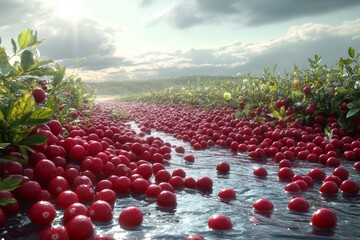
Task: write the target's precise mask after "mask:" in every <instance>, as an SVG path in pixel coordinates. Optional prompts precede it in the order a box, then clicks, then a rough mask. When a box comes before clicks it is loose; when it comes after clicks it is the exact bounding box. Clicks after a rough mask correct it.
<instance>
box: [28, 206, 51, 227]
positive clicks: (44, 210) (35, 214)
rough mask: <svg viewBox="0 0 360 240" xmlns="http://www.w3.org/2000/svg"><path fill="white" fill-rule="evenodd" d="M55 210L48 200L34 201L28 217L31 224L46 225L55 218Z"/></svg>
mask: <svg viewBox="0 0 360 240" xmlns="http://www.w3.org/2000/svg"><path fill="white" fill-rule="evenodd" d="M55 216H56V210H55V207H54V205H52V204H51V203H50V202H48V201H39V202H36V203H35V204H34V205H32V207H31V208H30V210H29V218H30V220H31V222H32V223H33V224H36V225H40V226H47V225H50V224H51V223H52V221H53V220H54V219H55Z"/></svg>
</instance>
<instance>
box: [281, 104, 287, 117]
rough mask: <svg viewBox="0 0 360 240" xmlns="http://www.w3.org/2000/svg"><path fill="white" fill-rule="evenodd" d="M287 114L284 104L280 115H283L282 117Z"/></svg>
mask: <svg viewBox="0 0 360 240" xmlns="http://www.w3.org/2000/svg"><path fill="white" fill-rule="evenodd" d="M285 115H286V111H285V106H282V107H281V108H280V116H281V117H285Z"/></svg>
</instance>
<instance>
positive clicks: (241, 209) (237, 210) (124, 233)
mask: <svg viewBox="0 0 360 240" xmlns="http://www.w3.org/2000/svg"><path fill="white" fill-rule="evenodd" d="M132 126H133V127H134V129H137V128H136V125H135V124H132ZM153 135H154V136H159V137H161V138H162V139H163V140H164V141H166V142H170V143H171V144H173V145H177V146H179V145H182V146H184V147H185V149H186V153H187V154H188V153H192V154H193V155H194V156H195V158H196V159H195V162H194V163H193V164H187V163H185V162H184V160H183V154H178V153H176V152H175V151H173V152H172V159H171V160H170V162H171V164H170V166H167V167H166V169H167V170H169V171H170V172H172V170H173V169H176V168H183V169H184V170H185V171H186V173H187V176H190V177H193V178H195V179H197V178H199V177H201V176H209V177H211V178H212V179H213V183H214V185H213V191H212V192H211V193H206V194H204V193H201V192H199V191H197V190H189V189H183V190H180V191H176V196H177V202H178V205H177V207H176V208H175V209H174V210H171V211H169V210H163V209H160V208H159V207H157V205H156V202H155V200H154V199H149V198H146V197H145V196H144V195H137V196H128V197H126V198H119V199H118V201H117V202H116V206H115V210H114V219H113V221H112V222H110V223H108V224H105V225H104V224H102V225H101V224H96V232H97V234H100V233H105V234H110V235H113V236H114V237H115V238H116V239H184V238H185V237H186V236H188V235H190V234H198V235H201V236H203V237H204V238H205V239H360V230H359V224H360V195H359V194H358V195H357V196H355V197H351V198H350V197H346V196H343V195H342V193H340V192H339V193H338V194H337V196H332V197H324V196H322V195H321V194H320V193H319V191H318V189H319V187H320V185H321V183H315V185H314V187H313V188H311V189H309V190H308V191H306V192H302V193H300V195H301V196H302V197H303V198H305V199H306V200H307V201H308V202H309V203H310V205H311V208H310V211H309V212H306V213H295V212H292V211H290V210H288V209H287V204H288V202H289V201H290V200H291V198H292V195H291V194H288V193H286V192H285V191H284V186H285V185H286V184H287V183H286V182H279V181H278V178H277V171H278V169H279V168H278V166H277V164H276V163H274V161H272V160H260V161H259V160H256V161H254V160H250V159H248V157H247V155H246V154H240V153H234V152H231V151H230V150H229V149H221V148H219V147H213V148H210V149H207V150H202V151H194V150H192V149H191V147H190V146H189V145H188V143H184V142H183V141H182V140H178V139H174V138H173V137H172V136H169V135H166V134H164V133H153ZM220 161H227V162H228V163H230V165H231V170H230V172H229V174H227V175H219V174H218V173H217V172H216V170H215V167H216V165H217V164H218V163H219V162H220ZM353 163H354V162H349V161H345V162H343V163H342V165H343V166H344V167H346V169H347V170H348V171H349V173H350V177H349V178H350V179H353V180H357V181H358V182H360V172H359V171H356V170H354V169H353V168H352V165H353ZM292 164H293V170H294V173H295V174H307V173H308V172H309V171H310V170H311V169H312V168H313V167H322V166H321V165H319V164H312V163H307V162H304V161H297V160H296V161H294V162H292ZM260 165H265V166H266V168H267V170H268V177H267V178H265V179H259V178H256V177H255V176H254V175H253V170H254V169H255V168H256V167H258V166H260ZM325 171H326V173H327V175H328V174H331V173H332V171H333V169H332V168H325ZM225 187H232V188H234V189H235V191H236V194H237V198H236V199H235V200H232V201H230V202H223V201H220V200H219V199H218V198H217V194H218V192H219V191H220V190H221V189H223V188H225ZM298 195H299V194H298ZM259 198H268V199H269V200H271V201H272V202H273V204H274V206H275V210H274V211H273V212H272V213H271V214H267V215H262V214H258V213H254V211H253V209H252V204H253V203H254V202H255V201H256V200H258V199H259ZM131 205H134V206H138V207H140V208H141V209H142V211H143V213H144V221H143V223H142V225H141V227H139V228H137V229H134V230H124V229H122V228H120V226H119V224H118V217H119V215H120V212H121V211H122V209H124V208H126V207H128V206H131ZM321 207H329V208H332V209H333V210H334V211H335V212H336V214H337V218H338V226H337V228H336V229H335V230H334V232H332V233H324V232H322V233H316V232H314V231H313V230H312V227H311V226H310V224H309V222H310V219H311V215H312V213H313V212H314V211H316V210H317V209H318V208H321ZM216 213H224V214H227V215H228V216H229V217H230V219H231V221H232V223H233V229H232V230H229V231H212V230H210V229H209V228H208V226H207V221H208V219H209V218H210V217H211V216H212V215H213V214H216ZM61 215H62V214H61V213H60V212H59V213H58V216H59V217H58V218H57V219H56V220H55V223H59V224H61V217H60V216H61ZM9 223H10V224H8V225H12V227H8V228H6V229H2V230H1V231H2V233H1V234H0V239H1V238H4V239H37V238H38V232H39V231H40V230H42V228H38V227H34V226H33V225H32V224H30V223H29V220H28V219H27V217H26V214H24V213H22V214H19V215H18V216H17V217H16V218H13V219H9Z"/></svg>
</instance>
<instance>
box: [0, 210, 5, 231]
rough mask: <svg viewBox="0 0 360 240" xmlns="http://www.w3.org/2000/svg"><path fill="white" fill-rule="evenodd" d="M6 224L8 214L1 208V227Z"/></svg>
mask: <svg viewBox="0 0 360 240" xmlns="http://www.w3.org/2000/svg"><path fill="white" fill-rule="evenodd" d="M5 224H6V214H5V212H4V211H3V210H2V209H1V208H0V228H2V227H4V226H5Z"/></svg>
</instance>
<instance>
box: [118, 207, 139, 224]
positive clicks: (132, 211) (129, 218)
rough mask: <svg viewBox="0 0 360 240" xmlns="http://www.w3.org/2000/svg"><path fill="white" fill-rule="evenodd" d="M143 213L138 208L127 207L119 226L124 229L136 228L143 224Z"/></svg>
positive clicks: (120, 217)
mask: <svg viewBox="0 0 360 240" xmlns="http://www.w3.org/2000/svg"><path fill="white" fill-rule="evenodd" d="M142 221H143V212H142V211H141V209H140V208H138V207H134V206H131V207H127V208H125V209H124V210H123V211H122V212H121V213H120V216H119V224H120V226H121V227H122V228H135V227H138V226H140V225H141V224H142Z"/></svg>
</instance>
